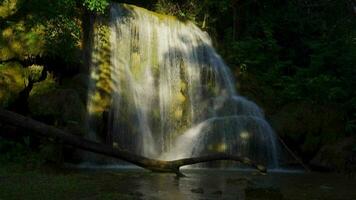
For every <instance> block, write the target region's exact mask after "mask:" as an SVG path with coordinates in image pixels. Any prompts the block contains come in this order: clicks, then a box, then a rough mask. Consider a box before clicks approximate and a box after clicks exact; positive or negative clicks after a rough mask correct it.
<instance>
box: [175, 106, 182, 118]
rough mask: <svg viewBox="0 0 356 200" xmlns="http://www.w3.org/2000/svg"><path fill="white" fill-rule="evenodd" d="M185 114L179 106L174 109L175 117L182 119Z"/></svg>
mask: <svg viewBox="0 0 356 200" xmlns="http://www.w3.org/2000/svg"><path fill="white" fill-rule="evenodd" d="M182 116H183V110H182V109H181V108H177V109H176V110H175V111H174V117H175V118H176V119H181V118H182Z"/></svg>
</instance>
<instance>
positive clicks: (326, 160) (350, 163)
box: [310, 137, 356, 173]
mask: <svg viewBox="0 0 356 200" xmlns="http://www.w3.org/2000/svg"><path fill="white" fill-rule="evenodd" d="M310 164H311V165H312V166H313V167H314V168H316V169H318V170H327V171H339V172H341V171H342V172H351V173H354V172H356V138H355V137H353V138H345V139H343V140H340V141H339V142H337V143H335V144H333V145H325V146H324V147H322V148H321V150H320V151H319V152H318V154H317V155H316V156H315V157H314V158H313V159H312V161H311V162H310Z"/></svg>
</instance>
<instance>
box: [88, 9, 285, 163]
mask: <svg viewBox="0 0 356 200" xmlns="http://www.w3.org/2000/svg"><path fill="white" fill-rule="evenodd" d="M103 21H104V22H103ZM107 21H108V22H105V20H101V22H100V23H101V24H100V23H99V25H98V26H97V28H96V29H95V30H94V32H95V31H96V32H95V34H94V45H93V46H94V47H93V56H92V57H93V58H92V64H91V84H90V85H91V88H90V91H89V99H88V110H89V113H90V115H91V116H92V117H91V118H93V116H94V118H96V119H97V120H98V119H99V121H100V120H101V119H102V118H103V113H107V121H104V123H105V124H104V125H101V126H100V125H97V124H96V123H90V124H92V127H91V130H92V131H91V136H90V137H91V139H95V140H100V139H98V138H100V137H101V138H105V137H109V138H111V139H110V140H107V141H109V142H108V143H109V144H110V145H114V146H115V147H119V148H122V149H126V150H129V151H131V152H135V153H138V154H141V155H144V156H147V157H150V158H157V159H164V160H173V159H178V158H183V157H191V156H198V155H203V154H209V153H214V152H227V153H231V154H239V155H242V156H247V157H250V158H251V159H256V160H258V161H263V162H265V163H268V165H269V166H270V167H277V166H278V148H279V147H278V144H277V141H276V136H275V134H274V132H273V130H272V129H271V127H270V126H269V124H268V123H267V122H266V120H265V119H264V114H263V112H262V111H261V109H260V108H259V107H258V106H257V105H256V104H255V103H253V102H251V101H249V100H247V99H246V98H243V97H241V96H239V95H238V94H237V92H236V89H235V88H236V86H235V84H234V83H235V81H234V80H233V77H232V75H231V72H230V70H229V68H228V67H227V66H226V65H225V63H224V61H223V60H222V58H221V57H220V56H219V55H218V54H217V52H216V51H215V50H214V48H213V46H212V42H211V39H210V37H209V35H208V34H207V33H206V32H204V31H202V30H200V29H199V28H198V27H197V26H196V25H194V24H193V23H191V22H189V21H184V22H183V21H180V20H178V19H176V18H174V17H172V16H166V15H160V14H157V13H154V12H151V11H148V10H146V9H143V8H139V7H135V6H131V5H126V4H112V5H111V9H110V17H109V20H107ZM95 124H96V125H95ZM98 127H107V128H101V129H100V128H98ZM103 129H104V130H105V131H107V132H108V135H109V136H107V135H106V136H103V133H100V131H98V130H101V131H102V130H103ZM98 135H99V136H98ZM101 140H105V139H101Z"/></svg>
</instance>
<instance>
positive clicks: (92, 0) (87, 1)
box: [83, 0, 109, 13]
mask: <svg viewBox="0 0 356 200" xmlns="http://www.w3.org/2000/svg"><path fill="white" fill-rule="evenodd" d="M83 5H84V6H86V7H87V8H88V9H89V10H91V11H95V12H99V13H103V12H104V11H105V9H106V8H107V7H108V5H109V2H108V1H107V0H84V3H83Z"/></svg>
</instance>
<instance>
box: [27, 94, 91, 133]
mask: <svg viewBox="0 0 356 200" xmlns="http://www.w3.org/2000/svg"><path fill="white" fill-rule="evenodd" d="M29 109H30V112H31V113H32V115H33V116H34V117H37V118H39V119H43V120H49V121H46V122H47V123H52V125H56V126H59V127H61V128H65V129H67V130H69V131H71V132H75V133H76V134H83V132H84V128H83V127H85V126H84V124H85V116H86V109H85V105H84V104H83V103H82V101H81V100H80V97H79V95H78V93H77V92H76V91H75V90H73V89H55V90H51V91H48V92H44V93H40V94H34V95H30V98H29Z"/></svg>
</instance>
